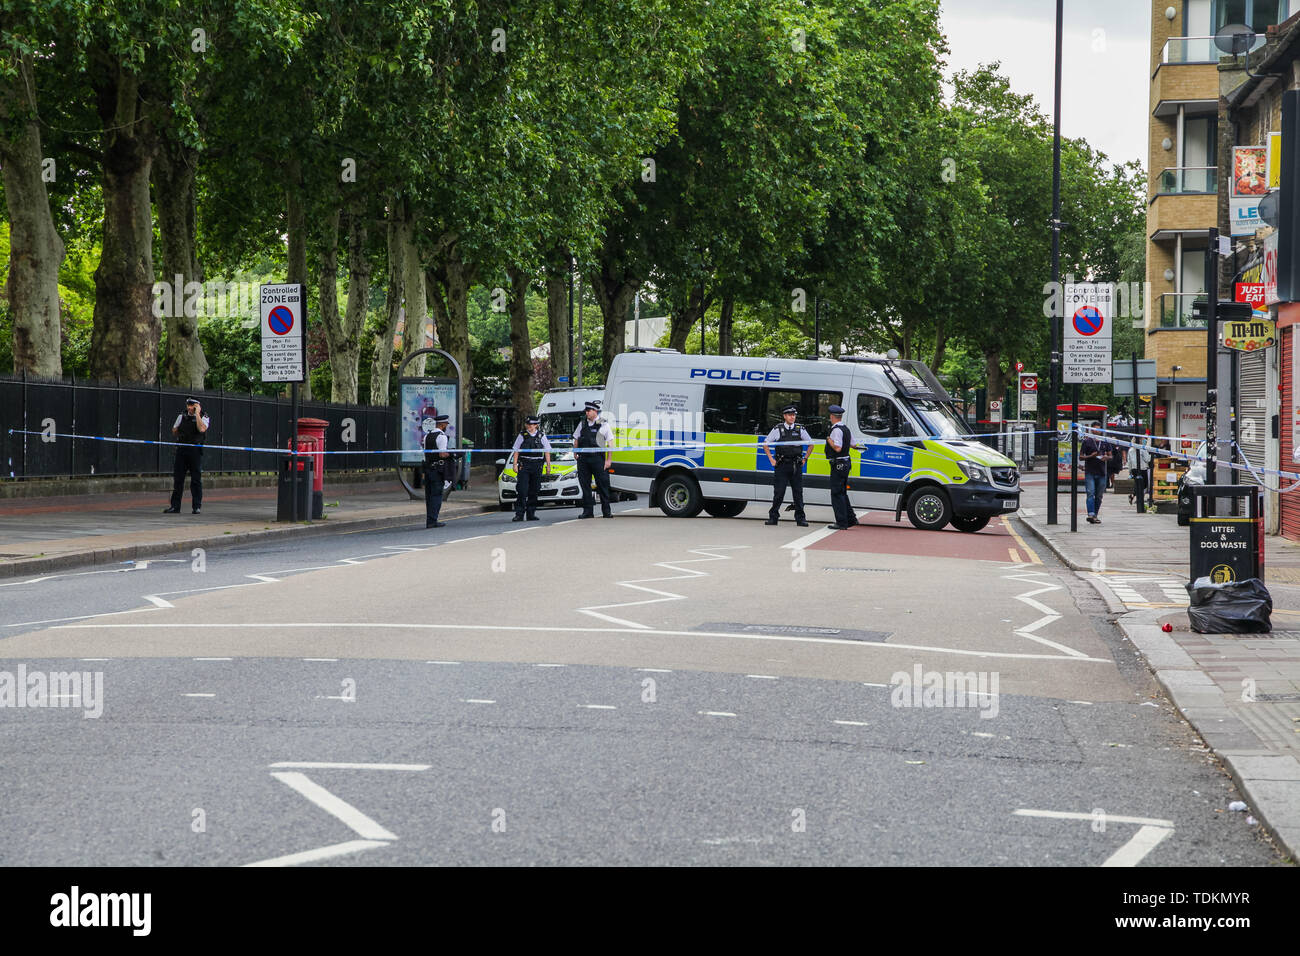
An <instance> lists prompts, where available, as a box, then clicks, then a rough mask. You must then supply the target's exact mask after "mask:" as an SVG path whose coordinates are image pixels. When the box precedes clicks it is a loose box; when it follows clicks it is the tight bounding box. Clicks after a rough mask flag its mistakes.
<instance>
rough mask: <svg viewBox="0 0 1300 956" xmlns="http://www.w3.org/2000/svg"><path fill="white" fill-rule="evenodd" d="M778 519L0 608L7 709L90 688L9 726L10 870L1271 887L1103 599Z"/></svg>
mask: <svg viewBox="0 0 1300 956" xmlns="http://www.w3.org/2000/svg"><path fill="white" fill-rule="evenodd" d="M763 511H764V509H762V508H759V507H757V506H754V505H751V506H750V508H749V510H748V511H747V512H746V515H745V516H744V517H742V518H738V519H713V518H707V517H700V518H697V519H693V520H690V521H678V520H672V519H668V518H665V517H664V516H662V515H661V514H659V513H658V512H657V511H656V512H650V511H648V510H646V509H645V508H644V507H641V508H637V507H636V505H635V504H629V505H619V506H616V514H617V516H616V518H615V519H614V520H611V521H604V520H601V519H599V518H597V519H594V520H591V521H579V520H577V519H576V517H575V512H574V511H572V510H567V509H566V510H560V511H550V512H543V513H542V514H543V520H542V521H539V522H535V523H523V524H515V523H511V522H510V521H509V518H508V516H505V515H498V514H486V515H475V516H471V517H465V518H460V519H456V520H454V521H452V522H449V526H448V527H447V528H445V529H440V530H438V531H425V530H424V529H423V528H419V529H410V530H406V529H398V530H382V531H368V532H358V533H355V534H342V535H338V536H329V537H316V538H311V539H304V540H300V541H297V542H285V543H283V544H282V545H280V546H278V547H277V548H276V549H274V550H269V549H265V548H261V549H257V550H252V549H228V550H211V551H209V552H207V553H206V554H203V555H199V556H195V555H190V554H178V555H175V556H172V557H169V558H167V559H163V560H159V559H153V560H150V561H148V562H147V563H146V562H141V563H139V564H131V565H126V566H124V567H123V568H122V569H120V570H110V571H106V570H103V569H100V570H90V571H87V572H84V573H76V572H73V573H65V574H59V575H51V576H47V577H44V578H41V579H35V580H28V581H13V582H0V585H3V586H0V607H2V608H3V611H2V612H0V693H2V692H3V674H4V673H5V672H9V673H12V674H16V673H17V671H18V669H19V668H20V667H23V668H25V670H26V673H27V674H29V675H30V674H33V673H37V674H44V673H46V672H55V671H62V672H66V671H70V670H71V669H73V668H76V669H77V670H79V671H85V672H88V673H90V674H92V675H93V674H95V673H99V674H102V694H101V695H95V694H93V693H92V692H91V691H92V689H94V688H95V686H96V685H95V680H94V678H93V676H92V678H91V680H90V681H89V682H88V684H87V687H86V689H85V691H83V692H81V693H80V696H76V695H74V694H69V693H65V694H63V695H62V698H63V700H62V703H64V704H65V705H66V706H60V707H37V708H32V707H24V708H15V707H8V706H0V766H3V769H4V771H5V777H6V780H7V781H8V782H9V783H8V793H7V796H8V797H9V799H7V800H6V801H5V802H4V804H3V805H2V806H0V833H2V834H3V836H4V839H3V840H2V841H0V864H6V865H26V864H47V865H85V864H93V865H106V864H119V865H237V864H249V863H257V862H272V863H281V864H286V863H287V864H313V863H317V864H331V865H413V864H494V863H509V864H588V863H630V864H661V863H670V864H672V863H679V864H694V863H703V864H709V863H713V864H733V863H734V864H780V863H792V864H922V865H984V864H999V865H1062V866H1066V865H1082V866H1100V865H1102V864H1107V863H1109V864H1110V865H1134V864H1137V865H1143V866H1151V865H1157V866H1159V865H1217V864H1229V865H1265V864H1271V863H1277V862H1279V860H1278V858H1277V855H1276V854H1275V853H1274V851H1273V850H1272V848H1271V847H1270V846H1269V845H1268V844H1267V843H1266V842H1265V841H1264V839H1263V838H1262V837H1261V835H1260V831H1259V828H1258V827H1256V826H1252V825H1250V824H1249V823H1248V822H1247V820H1246V818H1245V814H1243V813H1234V812H1231V811H1229V810H1228V809H1227V808H1228V804H1229V802H1230V801H1231V800H1233V799H1235V798H1236V795H1235V793H1234V792H1233V791H1232V788H1231V784H1230V781H1229V780H1228V778H1227V777H1226V775H1224V774H1223V773H1222V771H1221V770H1219V769H1218V767H1217V766H1216V765H1215V763H1214V762H1213V760H1212V758H1211V757H1210V755H1209V754H1208V752H1207V751H1206V750H1205V748H1204V747H1203V745H1201V743H1200V741H1199V740H1198V738H1197V737H1196V736H1195V735H1194V734H1193V733H1192V732H1191V730H1190V729H1189V728H1188V727H1187V725H1186V724H1185V723H1183V722H1182V721H1181V719H1179V718H1178V717H1177V716H1176V715H1175V714H1174V713H1173V712H1172V710H1171V708H1170V706H1169V705H1168V703H1167V701H1165V700H1164V698H1163V697H1161V696H1160V695H1159V692H1158V690H1157V688H1156V687H1155V685H1154V683H1153V682H1152V681H1151V679H1150V678H1149V676H1148V674H1147V672H1146V670H1145V668H1144V666H1142V665H1141V664H1140V663H1139V662H1137V661H1136V660H1135V655H1134V652H1133V651H1132V649H1131V648H1130V647H1129V646H1128V645H1127V644H1126V643H1125V642H1123V641H1122V639H1121V638H1120V637H1119V636H1118V634H1117V632H1116V631H1115V630H1114V628H1113V627H1112V626H1111V625H1110V624H1109V623H1108V622H1107V620H1106V614H1105V605H1104V603H1103V602H1102V601H1101V599H1100V598H1099V597H1098V596H1097V595H1096V594H1095V592H1093V591H1092V590H1091V588H1090V586H1089V585H1088V584H1087V583H1086V582H1085V581H1084V580H1082V579H1081V578H1080V577H1079V576H1077V575H1075V574H1073V573H1071V572H1069V571H1066V570H1064V569H1062V568H1060V567H1058V566H1055V565H1054V564H1052V563H1050V559H1049V558H1048V557H1047V556H1046V555H1039V554H1035V553H1034V551H1033V550H1032V549H1031V548H1029V547H1028V546H1027V545H1026V544H1025V542H1023V541H1021V540H1019V539H1018V538H1016V537H1015V536H1013V535H1012V534H1010V533H1009V530H1008V529H1007V528H1005V527H1004V526H1002V524H1001V522H1000V521H998V522H995V523H994V524H992V525H990V527H989V528H988V529H987V530H986V531H985V532H982V533H980V534H979V535H973V536H972V535H963V534H960V533H958V532H951V531H949V532H937V533H925V532H920V531H916V530H915V529H912V528H910V527H908V526H904V527H895V526H894V525H893V521H892V515H889V516H880V515H870V516H865V517H864V522H865V525H864V526H863V527H859V528H855V529H853V530H850V531H845V532H834V533H830V532H827V531H825V529H824V526H820V525H818V524H816V523H814V524H813V527H811V528H808V529H800V528H796V527H795V526H794V525H793V523H787V522H783V523H782V524H781V525H780V526H778V527H776V528H771V527H767V526H764V525H763V523H762V520H761V518H762V517H763ZM823 512H825V513H824V514H823ZM829 517H830V513H829V509H817V508H813V509H810V519H811V518H821V519H822V520H827V519H829ZM1040 562H1047V563H1040ZM964 675H969V678H970V684H969V686H966V685H964V684H962V683H961V678H962V677H963V676H964ZM918 677H919V678H920V683H919V686H918V687H916V688H915V689H914V690H913V689H912V688H911V687H910V686H903V685H904V684H905V681H904V678H906V681H908V682H911V681H914V680H915V679H916V678H918ZM954 678H956V679H957V684H956V685H955V684H954ZM936 684H937V686H938V688H939V689H938V692H937V693H936V692H935V685H936ZM945 684H946V685H947V690H948V692H947V695H946V696H945V693H944V685H945ZM66 689H67V688H66V687H65V688H64V690H66ZM967 691H969V692H970V693H967ZM101 707H102V713H101V714H100V715H99V716H97V717H91V718H87V717H85V716H83V713H84V712H85V711H86V710H87V709H92V710H93V709H98V708H101Z"/></svg>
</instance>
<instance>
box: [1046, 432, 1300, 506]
mask: <svg viewBox="0 0 1300 956" xmlns="http://www.w3.org/2000/svg"><path fill="white" fill-rule="evenodd" d="M1075 427H1076V428H1077V429H1078V430H1079V433H1080V434H1086V435H1093V436H1094V437H1097V438H1102V439H1104V440H1106V441H1107V442H1109V443H1110V444H1112V445H1121V446H1123V447H1125V448H1140V449H1143V450H1144V451H1146V452H1148V453H1150V454H1152V455H1153V456H1154V455H1155V452H1156V451H1157V449H1154V448H1152V447H1151V446H1150V445H1146V444H1139V443H1138V442H1131V441H1124V440H1123V439H1120V438H1116V437H1115V435H1116V432H1114V431H1110V430H1103V429H1100V428H1093V427H1091V426H1088V425H1076V426H1075ZM1067 434H1068V433H1067ZM1145 437H1148V438H1152V437H1154V438H1161V439H1166V440H1169V441H1188V442H1202V441H1204V440H1205V439H1203V438H1195V437H1191V438H1183V437H1182V436H1181V435H1172V436H1167V435H1154V436H1151V435H1148V436H1145ZM1215 444H1216V445H1227V446H1229V448H1230V449H1235V450H1236V451H1237V452H1238V453H1240V455H1241V459H1242V460H1241V462H1235V461H1219V462H1218V464H1221V465H1223V467H1225V468H1228V469H1231V470H1233V471H1247V472H1250V474H1251V477H1253V478H1254V479H1255V483H1256V484H1258V485H1259V486H1260V487H1261V488H1263V489H1264V490H1265V491H1272V492H1275V493H1277V494H1279V495H1285V494H1290V493H1291V492H1293V491H1296V490H1297V489H1300V474H1296V473H1295V472H1293V471H1278V470H1276V469H1273V468H1256V467H1255V466H1254V465H1252V464H1251V463H1250V459H1248V458H1247V457H1246V451H1245V449H1243V448H1242V447H1241V446H1240V445H1238V444H1237V443H1236V442H1235V441H1233V440H1232V439H1230V438H1221V439H1219V440H1218V441H1216V442H1215ZM1159 451H1160V457H1161V458H1181V459H1182V460H1183V461H1204V460H1205V459H1204V458H1196V457H1195V456H1193V455H1184V454H1183V453H1182V452H1176V451H1173V450H1172V449H1159ZM1264 475H1277V476H1278V477H1279V478H1286V479H1290V480H1292V481H1294V484H1292V485H1291V486H1290V487H1288V488H1274V487H1272V486H1271V485H1266V484H1265V483H1264V478H1263V476H1264Z"/></svg>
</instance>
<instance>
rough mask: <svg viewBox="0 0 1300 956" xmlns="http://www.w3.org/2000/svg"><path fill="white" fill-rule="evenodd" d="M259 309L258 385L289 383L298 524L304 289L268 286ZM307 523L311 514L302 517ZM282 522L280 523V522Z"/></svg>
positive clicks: (304, 357)
mask: <svg viewBox="0 0 1300 956" xmlns="http://www.w3.org/2000/svg"><path fill="white" fill-rule="evenodd" d="M258 298H259V299H260V300H261V306H262V381H263V382H289V383H290V389H289V391H290V398H289V405H290V409H291V412H290V414H291V415H292V416H293V448H292V452H291V456H292V457H291V458H290V459H289V461H290V465H289V470H290V471H291V472H292V475H291V480H292V483H293V505H292V508H291V511H290V514H291V515H292V520H293V521H294V522H295V523H297V521H298V412H299V408H298V385H299V384H301V383H302V382H305V381H307V287H306V286H305V285H303V284H302V283H300V282H277V283H268V284H266V285H263V286H262V288H261V294H260V295H259V296H258ZM306 517H307V519H308V520H311V512H310V511H308V513H307V515H306ZM281 520H283V519H281Z"/></svg>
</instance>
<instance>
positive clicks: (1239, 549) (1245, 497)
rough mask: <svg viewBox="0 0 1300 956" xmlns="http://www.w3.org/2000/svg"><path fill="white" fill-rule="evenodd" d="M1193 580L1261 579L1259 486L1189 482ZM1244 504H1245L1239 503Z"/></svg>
mask: <svg viewBox="0 0 1300 956" xmlns="http://www.w3.org/2000/svg"><path fill="white" fill-rule="evenodd" d="M1184 490H1185V491H1190V492H1191V493H1192V518H1191V522H1190V523H1191V532H1192V533H1191V548H1192V553H1191V562H1190V563H1191V571H1192V580H1193V581H1196V580H1198V579H1200V578H1209V579H1210V580H1211V581H1212V582H1213V583H1215V584H1228V583H1231V582H1233V581H1246V580H1249V579H1250V578H1259V579H1260V580H1261V581H1262V580H1263V579H1264V507H1263V502H1264V491H1263V489H1262V488H1260V487H1259V486H1258V485H1188V486H1185V489H1184ZM1241 502H1244V503H1245V507H1244V508H1243V507H1242V506H1241Z"/></svg>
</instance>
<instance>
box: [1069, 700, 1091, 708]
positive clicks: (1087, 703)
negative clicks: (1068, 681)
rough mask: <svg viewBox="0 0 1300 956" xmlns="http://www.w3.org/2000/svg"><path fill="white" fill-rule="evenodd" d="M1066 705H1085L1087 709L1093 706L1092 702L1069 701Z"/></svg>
mask: <svg viewBox="0 0 1300 956" xmlns="http://www.w3.org/2000/svg"><path fill="white" fill-rule="evenodd" d="M1066 703H1067V704H1083V705H1084V706H1086V707H1091V706H1092V701H1090V700H1067V701H1066Z"/></svg>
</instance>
